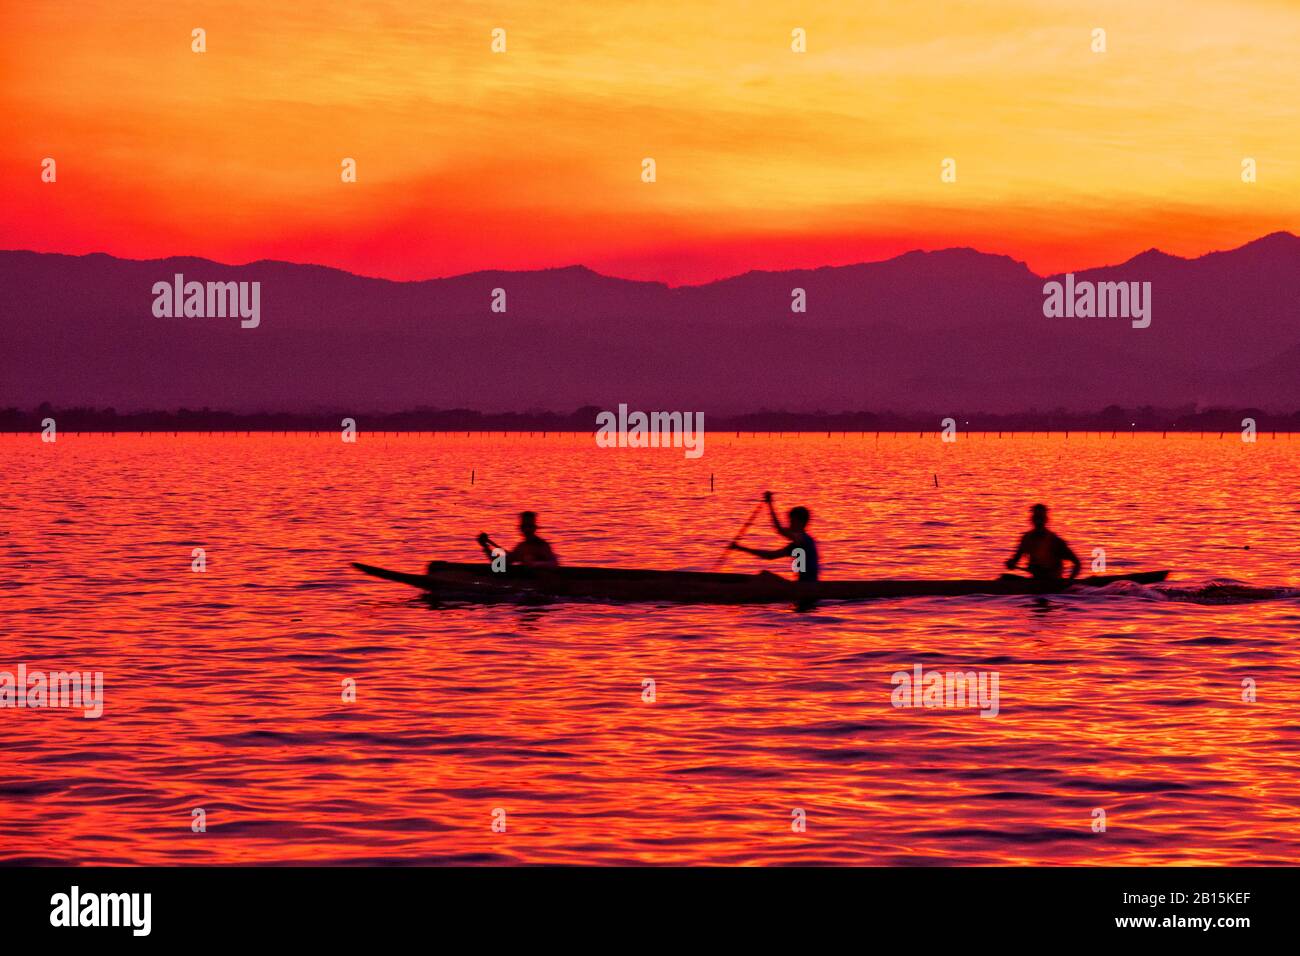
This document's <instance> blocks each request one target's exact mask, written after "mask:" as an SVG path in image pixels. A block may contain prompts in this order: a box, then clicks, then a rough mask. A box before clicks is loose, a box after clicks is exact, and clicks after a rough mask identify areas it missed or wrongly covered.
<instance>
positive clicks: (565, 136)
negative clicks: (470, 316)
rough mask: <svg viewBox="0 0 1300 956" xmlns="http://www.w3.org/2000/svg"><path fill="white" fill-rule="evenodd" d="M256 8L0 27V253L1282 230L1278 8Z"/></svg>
mask: <svg viewBox="0 0 1300 956" xmlns="http://www.w3.org/2000/svg"><path fill="white" fill-rule="evenodd" d="M268 6H269V5H267V4H265V3H264V2H262V0H253V2H235V0H213V2H209V3H187V2H175V3H167V4H158V3H144V2H138V0H84V2H79V3H77V4H76V5H75V7H74V6H72V5H68V4H64V3H55V2H40V0H38V2H33V3H27V4H18V3H9V4H5V5H4V6H3V8H0V248H13V249H36V250H40V251H51V252H71V253H85V252H96V251H99V252H108V253H112V254H114V255H119V256H127V257H134V258H148V257H159V256H167V255H182V254H184V255H201V256H207V257H210V258H214V259H218V260H221V261H226V262H245V261H249V260H254V259H261V258H277V259H287V260H291V261H296V262H315V263H322V264H326V265H331V266H338V267H341V268H345V269H349V270H352V271H354V272H359V273H363V274H366V275H377V276H386V277H391V278H424V277H431V276H443V275H450V274H455V273H460V272H467V271H472V270H475V269H487V268H494V269H495V268H506V269H518V268H540V267H546V266H556V265H569V264H573V263H582V264H586V265H589V266H591V267H592V268H595V269H598V270H600V271H603V272H609V273H612V274H616V275H624V276H631V277H637V278H653V279H661V280H664V281H668V282H671V283H681V282H698V281H704V280H707V279H711V278H715V277H718V276H722V275H729V274H733V273H737V272H743V271H745V270H747V269H751V268H782V267H790V266H810V265H822V264H841V263H846V262H854V261H862V260H871V259H880V258H884V257H886V256H889V255H893V254H896V253H898V252H902V251H906V250H908V249H912V248H942V247H947V246H956V245H970V246H974V247H976V248H979V249H982V250H984V251H988V252H1000V253H1006V254H1008V255H1011V256H1013V257H1015V258H1017V259H1022V260H1025V261H1026V262H1028V263H1029V265H1030V266H1031V267H1032V268H1034V269H1035V270H1036V271H1039V272H1048V271H1053V270H1062V269H1066V268H1083V267H1088V266H1095V265H1104V264H1106V263H1110V262H1116V261H1119V260H1122V259H1126V258H1128V257H1129V256H1131V255H1133V254H1135V253H1137V252H1140V251H1142V250H1144V249H1147V248H1150V247H1153V246H1154V247H1159V248H1162V249H1164V250H1166V251H1169V252H1173V253H1177V254H1181V255H1196V254H1200V253H1203V252H1206V251H1209V250H1213V249H1223V248H1230V247H1233V246H1237V245H1240V244H1242V243H1244V242H1247V241H1249V240H1251V239H1254V238H1257V237H1259V236H1261V235H1264V234H1266V233H1269V232H1273V231H1276V230H1279V229H1285V230H1290V231H1295V232H1300V95H1297V87H1298V85H1300V59H1298V55H1297V51H1298V50H1300V4H1297V3H1296V2H1295V0H1222V2H1220V0H1179V2H1156V0H1151V2H1143V3H1133V2H1132V0H1125V2H1113V3H1112V2H1096V3H1086V4H1080V3H1077V2H1052V0H1020V2H1014V0H1008V2H1000V3H996V4H994V3H983V2H981V3H976V2H955V0H954V2H920V3H898V2H879V3H872V2H862V0H855V2H844V3H815V4H814V3H798V2H790V3H779V2H770V3H742V2H734V0H733V2H719V3H713V4H707V5H705V4H700V3H698V2H695V0H691V2H676V0H662V2H658V3H654V4H646V3H621V2H611V0H599V2H596V0H579V2H567V3H564V4H556V3H554V2H542V0H501V2H497V3H491V4H479V3H465V4H455V3H428V2H406V0H387V2H384V0H369V2H365V3H359V2H358V3H349V2H339V0H299V2H296V3H293V4H284V5H277V9H274V10H272V9H268ZM74 10H75V12H74ZM195 27H202V28H203V29H205V30H206V31H207V52H205V53H202V54H199V53H194V52H192V51H191V48H190V46H191V30H192V29H194V28H195ZM496 27H501V28H504V29H505V30H506V31H507V32H506V42H507V50H506V52H505V53H501V54H494V53H493V52H492V51H491V48H490V45H491V40H492V37H491V32H492V30H493V28H496ZM796 27H798V28H802V29H804V30H806V32H807V52H806V53H802V54H800V53H795V52H792V50H791V31H792V30H793V29H795V28H796ZM1098 27H1100V28H1103V29H1105V31H1106V45H1107V52H1105V53H1101V54H1099V53H1094V52H1092V50H1091V48H1090V47H1091V43H1092V30H1093V29H1094V28H1098ZM47 156H48V157H53V158H54V159H55V160H56V162H57V164H58V165H57V171H58V180H57V182H56V183H54V184H48V183H43V182H41V179H40V173H41V161H42V160H43V159H44V158H45V157H47ZM344 157H352V158H355V159H356V161H357V172H358V182H356V183H343V182H341V180H340V163H341V160H342V159H343V158H344ZM644 157H653V158H654V159H655V161H656V163H657V182H655V183H653V184H647V183H644V182H642V181H641V162H642V159H643V158H644ZM945 157H951V158H953V159H955V160H956V164H957V181H956V182H955V183H944V182H941V180H940V163H941V161H942V160H943V159H944V158H945ZM1244 157H1253V158H1254V159H1255V160H1256V161H1257V163H1258V182H1257V183H1255V184H1252V185H1247V184H1244V183H1243V182H1242V181H1241V162H1242V159H1243V158H1244Z"/></svg>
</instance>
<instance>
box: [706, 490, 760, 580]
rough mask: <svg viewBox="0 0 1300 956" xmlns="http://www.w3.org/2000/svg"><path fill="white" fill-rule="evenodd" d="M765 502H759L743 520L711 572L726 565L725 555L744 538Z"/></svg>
mask: <svg viewBox="0 0 1300 956" xmlns="http://www.w3.org/2000/svg"><path fill="white" fill-rule="evenodd" d="M766 502H767V499H766V498H764V499H763V500H762V501H760V502H759V503H758V504H756V505H755V506H754V511H753V513H751V514H750V516H749V517H748V518H746V519H745V523H744V524H742V525H741V526H740V530H739V531H737V532H736V535H735V537H733V538H732V539H731V542H730V543H729V544H728V545H727V546H726V547H725V548H723V549H722V554H721V555H720V556H719V557H718V560H717V562H716V563H715V564H714V565H713V568H712V569H711V570H713V571H717V570H718V569H719V568H721V567H722V565H723V564H725V563H726V560H727V555H729V554H731V545H733V544H735V543H736V542H737V541H739V540H740V539H741V538H743V537H744V536H745V532H746V531H748V530H749V526H750V525H751V524H753V523H754V519H755V518H757V517H758V513H759V512H760V511H762V510H763V505H764V504H765V503H766Z"/></svg>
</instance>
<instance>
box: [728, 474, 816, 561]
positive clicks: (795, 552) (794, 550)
mask: <svg viewBox="0 0 1300 956" xmlns="http://www.w3.org/2000/svg"><path fill="white" fill-rule="evenodd" d="M763 500H764V501H765V502H767V510H768V513H769V514H770V515H771V516H772V527H773V528H775V529H776V533H777V534H779V535H781V537H783V538H786V539H787V540H788V541H789V543H788V544H787V545H786V546H785V547H783V548H773V549H771V550H764V549H762V548H747V547H745V546H744V545H743V544H740V543H739V542H737V541H732V542H731V544H729V545H727V547H728V548H729V549H730V550H732V551H744V552H745V553H746V554H752V555H753V556H754V557H756V558H764V559H766V560H768V561H775V560H776V559H777V558H789V557H793V558H794V562H793V564H794V566H795V567H796V568H798V569H799V580H800V581H816V580H817V572H818V570H819V569H820V564H821V562H820V561H819V559H818V555H817V542H816V541H814V540H813V538H812V535H810V534H809V533H808V521H809V519H810V518H811V517H812V515H811V514H810V513H809V511H808V509H807V508H804V507H797V508H791V509H790V512H789V516H788V518H789V522H790V523H789V524H788V525H782V524H781V519H780V518H778V517H777V516H776V508H775V507H774V506H773V505H772V492H770V491H765V492H763Z"/></svg>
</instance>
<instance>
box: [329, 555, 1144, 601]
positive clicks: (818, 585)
mask: <svg viewBox="0 0 1300 956" xmlns="http://www.w3.org/2000/svg"><path fill="white" fill-rule="evenodd" d="M353 567H354V568H356V569H357V570H358V571H363V572H365V573H366V574H369V575H373V576H374V577H377V578H383V579H384V580H386V581H397V582H399V583H401V584H409V585H411V586H412V587H417V588H421V589H422V590H424V591H427V592H428V593H429V596H430V597H431V598H435V599H438V600H446V601H473V602H480V603H482V602H497V601H598V602H607V603H611V604H617V603H622V602H625V601H656V602H670V603H674V604H787V603H790V602H796V603H798V602H807V601H822V600H826V601H870V600H875V599H877V598H898V597H931V596H933V597H947V596H958V595H963V594H1054V593H1059V592H1061V591H1065V590H1070V589H1073V588H1096V587H1103V586H1105V585H1107V584H1114V583H1115V582H1117V581H1132V582H1134V583H1137V584H1153V583H1155V582H1157V581H1163V580H1164V579H1165V577H1166V576H1167V575H1168V574H1169V572H1168V571H1143V572H1139V573H1136V574H1105V575H1098V576H1094V577H1088V578H1079V579H1077V580H1075V581H1073V582H1064V581H1062V582H1052V583H1044V582H1041V581H1035V580H1034V579H1033V578H1028V577H1023V576H1020V575H1004V576H1003V577H1000V578H995V579H993V580H989V581H972V580H967V581H906V580H880V581H817V582H813V583H801V582H797V581H791V580H788V579H786V578H783V577H779V576H778V575H775V574H772V573H771V572H767V571H764V572H760V573H758V574H728V573H708V572H701V571H650V570H633V569H625V568H582V567H559V568H524V567H519V568H511V569H510V570H509V571H506V572H494V571H492V569H491V567H490V566H489V565H487V564H460V563H456V562H452V561H433V562H431V563H430V564H429V568H428V570H427V571H426V572H425V573H424V574H407V573H405V572H402V571H390V570H388V569H387V568H377V567H375V566H374V565H370V564H353Z"/></svg>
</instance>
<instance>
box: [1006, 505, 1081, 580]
mask: <svg viewBox="0 0 1300 956" xmlns="http://www.w3.org/2000/svg"><path fill="white" fill-rule="evenodd" d="M1029 522H1030V524H1032V525H1033V528H1031V529H1030V530H1029V531H1026V532H1025V533H1024V534H1023V535H1021V537H1020V544H1019V545H1018V546H1017V547H1016V553H1015V554H1013V555H1012V556H1011V557H1010V558H1008V559H1007V570H1009V571H1014V570H1015V569H1016V565H1017V564H1019V563H1020V559H1021V558H1028V559H1029V563H1028V566H1027V567H1026V568H1025V570H1026V571H1028V572H1029V574H1030V576H1031V577H1032V578H1034V580H1036V581H1042V582H1045V583H1047V582H1056V581H1060V580H1061V572H1063V571H1064V570H1065V562H1066V561H1069V562H1070V563H1071V564H1072V565H1073V567H1072V568H1071V569H1070V578H1069V579H1070V580H1071V581H1073V580H1074V579H1075V578H1077V577H1078V576H1079V568H1080V565H1079V556H1078V555H1076V554H1075V553H1074V551H1072V550H1071V549H1070V546H1069V545H1068V544H1066V543H1065V539H1064V538H1062V537H1061V536H1060V535H1059V534H1057V533H1056V532H1055V531H1049V530H1047V505H1034V507H1033V508H1031V509H1030V510H1029Z"/></svg>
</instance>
